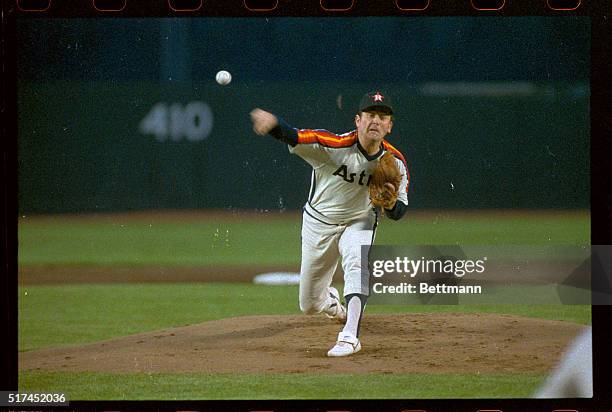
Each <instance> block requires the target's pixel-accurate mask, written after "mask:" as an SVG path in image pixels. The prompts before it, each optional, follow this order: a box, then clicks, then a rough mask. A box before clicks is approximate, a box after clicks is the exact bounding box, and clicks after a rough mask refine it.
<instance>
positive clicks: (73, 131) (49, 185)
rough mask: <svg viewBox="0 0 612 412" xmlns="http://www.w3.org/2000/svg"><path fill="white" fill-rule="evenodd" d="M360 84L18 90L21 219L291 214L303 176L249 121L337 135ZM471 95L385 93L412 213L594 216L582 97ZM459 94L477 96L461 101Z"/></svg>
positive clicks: (541, 91)
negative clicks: (263, 116) (391, 100)
mask: <svg viewBox="0 0 612 412" xmlns="http://www.w3.org/2000/svg"><path fill="white" fill-rule="evenodd" d="M508 84H510V85H512V84H511V83H508ZM508 84H506V85H508ZM366 87H367V86H365V85H360V84H356V85H352V84H351V85H348V84H343V85H340V84H336V83H334V84H317V87H316V91H314V90H313V86H312V85H311V84H307V83H292V84H278V83H277V84H275V85H274V86H273V87H268V86H266V87H263V86H260V87H253V86H252V85H244V84H243V85H241V84H240V83H238V84H234V83H233V84H231V85H230V86H227V87H220V86H218V85H216V84H211V83H210V82H209V83H205V84H176V85H171V86H170V85H163V86H160V85H159V84H154V83H136V84H135V83H124V84H121V83H110V82H97V83H83V82H68V81H66V82H46V83H28V82H22V83H21V84H20V85H19V96H20V99H19V112H20V119H19V125H20V129H19V204H20V209H21V211H22V212H23V213H59V212H107V211H116V210H138V209H160V208H161V209H165V208H173V209H184V208H187V209H199V208H219V209H233V208H237V209H245V208H246V209H264V210H265V209H267V210H274V209H285V208H287V209H296V208H299V207H301V205H302V203H303V202H304V199H305V198H306V195H307V192H308V186H309V181H310V169H309V167H308V166H307V165H306V164H305V163H304V162H302V161H301V160H300V159H299V158H297V157H295V156H292V155H289V154H288V153H287V151H286V149H285V147H284V146H283V145H282V144H280V143H278V142H276V141H274V140H273V139H271V138H261V137H258V136H256V135H254V134H253V132H252V131H251V125H250V120H249V116H248V113H249V111H250V110H251V109H252V108H253V107H256V106H260V107H263V108H265V109H268V110H271V111H274V112H276V113H279V114H281V115H282V116H284V117H285V118H286V120H287V121H289V122H290V123H292V124H293V125H295V126H297V127H304V128H306V127H311V128H325V129H329V130H331V131H335V132H344V131H347V130H349V129H351V128H352V127H353V126H354V124H353V117H354V112H355V110H354V108H355V105H356V101H357V100H358V98H359V95H358V93H359V92H360V91H361V90H364V89H365V88H366ZM478 87H480V86H478V85H477V84H473V85H469V84H468V85H467V86H466V85H461V84H456V83H452V84H451V83H449V84H435V83H430V84H421V85H414V86H410V85H399V84H398V85H397V87H393V88H392V89H393V90H397V93H396V94H395V95H394V97H395V100H396V106H397V108H398V109H397V116H396V119H395V127H394V132H393V134H392V136H391V137H390V141H391V142H392V143H393V144H394V145H396V146H397V147H398V148H399V149H400V150H401V151H403V152H404V153H405V155H406V157H407V159H408V163H409V167H410V171H411V176H412V184H411V193H410V200H411V206H412V207H414V208H417V209H420V208H468V209H469V208H587V207H589V136H588V131H589V105H588V89H587V90H586V92H585V90H582V91H581V90H580V89H577V86H576V85H550V84H548V85H547V84H539V85H538V84H531V83H528V84H524V85H523V86H521V85H518V86H517V85H515V87H514V88H513V89H511V90H510V91H508V90H506V91H505V92H504V90H505V89H504V87H505V86H504V85H498V86H495V84H493V85H491V84H489V85H488V86H487V87H488V90H489V92H487V93H485V95H479V94H478V90H479V89H478ZM495 87H497V88H498V89H499V94H498V95H496V94H495V93H493V92H490V91H491V90H495ZM521 87H522V88H523V89H521ZM461 88H464V89H466V90H467V91H469V90H474V93H475V95H473V96H469V95H465V93H466V90H463V95H457V94H458V93H459V91H461V90H462V89H461ZM577 90H578V92H580V93H578V94H577ZM296 96H300V98H299V99H296Z"/></svg>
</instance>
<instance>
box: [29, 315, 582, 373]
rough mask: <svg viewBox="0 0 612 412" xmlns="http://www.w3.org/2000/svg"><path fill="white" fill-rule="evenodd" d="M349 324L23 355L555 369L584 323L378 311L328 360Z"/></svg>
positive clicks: (172, 364) (296, 321)
mask: <svg viewBox="0 0 612 412" xmlns="http://www.w3.org/2000/svg"><path fill="white" fill-rule="evenodd" d="M339 329H340V325H338V324H336V323H334V322H333V321H331V320H329V319H326V318H324V317H320V316H247V317H238V318H229V319H222V320H216V321H210V322H205V323H201V324H197V325H189V326H183V327H177V328H172V329H164V330H159V331H154V332H149V333H140V334H136V335H131V336H127V337H122V338H118V339H112V340H107V341H102V342H96V343H92V344H87V345H82V346H77V347H65V348H53V349H43V350H38V351H32V352H21V353H20V354H19V367H20V369H21V370H50V371H64V372H84V371H91V372H120V373H123V372H126V373H127V372H133V373H156V372H199V373H202V372H204V373H217V372H235V373H245V372H256V373H262V372H267V373H317V374H320V373H415V372H423V373H444V372H453V373H475V374H480V373H500V372H546V371H548V370H550V369H551V368H552V367H553V366H554V365H555V364H556V363H557V362H558V360H559V359H560V357H561V355H562V353H563V350H564V348H565V347H566V346H567V345H568V343H569V342H570V341H571V340H572V339H573V338H574V337H575V336H576V335H577V334H578V333H580V332H581V331H582V329H583V326H581V325H577V324H573V323H568V322H561V321H551V320H544V319H536V318H525V317H518V316H510V315H497V314H461V313H457V314H453V313H439V314H433V313H427V314H403V315H374V314H373V315H368V316H367V317H365V318H364V321H363V325H362V345H363V350H362V351H361V352H359V353H358V354H356V355H354V356H352V357H349V358H334V359H331V358H327V357H326V356H325V353H326V352H327V350H328V349H329V348H330V347H331V346H332V345H333V343H334V341H335V339H336V334H337V333H338V331H339Z"/></svg>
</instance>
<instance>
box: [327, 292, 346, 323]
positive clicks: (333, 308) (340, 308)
mask: <svg viewBox="0 0 612 412" xmlns="http://www.w3.org/2000/svg"><path fill="white" fill-rule="evenodd" d="M329 297H330V298H332V303H331V304H330V305H329V306H328V307H327V308H328V311H325V315H326V316H327V317H328V318H331V319H337V320H339V321H342V322H343V321H345V320H346V308H345V307H344V305H343V304H342V303H340V293H338V289H336V288H334V287H330V288H329ZM330 312H331V313H330Z"/></svg>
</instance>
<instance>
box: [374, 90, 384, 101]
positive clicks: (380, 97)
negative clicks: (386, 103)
mask: <svg viewBox="0 0 612 412" xmlns="http://www.w3.org/2000/svg"><path fill="white" fill-rule="evenodd" d="M372 97H373V98H374V101H375V102H381V103H382V101H383V99H384V98H385V96H383V95H382V94H380V92H376V94H375V95H374V96H372Z"/></svg>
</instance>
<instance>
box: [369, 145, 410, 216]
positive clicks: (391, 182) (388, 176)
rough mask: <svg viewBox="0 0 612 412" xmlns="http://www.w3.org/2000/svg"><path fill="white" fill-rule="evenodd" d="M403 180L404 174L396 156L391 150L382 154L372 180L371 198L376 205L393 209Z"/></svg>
mask: <svg viewBox="0 0 612 412" xmlns="http://www.w3.org/2000/svg"><path fill="white" fill-rule="evenodd" d="M401 181H402V174H401V173H400V171H399V168H398V167H397V164H396V163H395V157H393V155H392V154H391V153H389V152H387V153H385V154H384V155H382V157H381V158H380V159H379V161H378V165H377V166H376V168H375V169H374V171H373V173H372V180H371V181H370V188H369V189H370V199H371V200H372V204H373V205H374V206H376V207H384V208H385V209H393V206H394V205H395V202H396V201H397V194H398V191H399V187H400V182H401Z"/></svg>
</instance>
